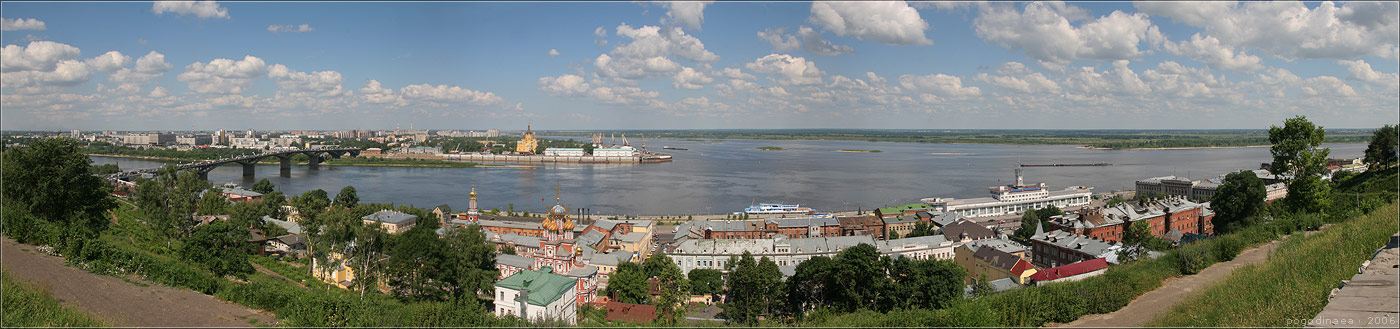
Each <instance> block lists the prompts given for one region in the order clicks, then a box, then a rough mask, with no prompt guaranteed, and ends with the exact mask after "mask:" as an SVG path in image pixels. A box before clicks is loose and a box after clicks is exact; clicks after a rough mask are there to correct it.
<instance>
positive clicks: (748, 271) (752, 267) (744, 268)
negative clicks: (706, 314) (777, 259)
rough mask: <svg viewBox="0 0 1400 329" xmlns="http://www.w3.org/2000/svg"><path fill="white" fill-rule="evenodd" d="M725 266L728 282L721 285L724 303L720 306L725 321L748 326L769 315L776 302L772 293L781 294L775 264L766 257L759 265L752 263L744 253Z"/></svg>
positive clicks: (779, 277) (749, 257)
mask: <svg viewBox="0 0 1400 329" xmlns="http://www.w3.org/2000/svg"><path fill="white" fill-rule="evenodd" d="M731 260H735V259H731ZM770 264H772V265H770ZM725 266H726V267H728V268H729V280H728V281H727V282H726V286H725V294H724V303H723V304H720V309H723V310H724V315H725V317H727V318H728V319H729V321H733V322H737V323H740V324H746V325H752V324H755V323H757V322H758V321H759V319H760V318H761V317H764V316H766V315H768V314H771V311H772V310H773V306H776V305H775V302H776V301H778V298H776V297H777V296H776V294H774V292H777V291H782V290H781V288H782V287H781V285H782V272H778V267H777V265H776V264H773V261H772V260H768V258H767V257H764V261H763V262H762V264H760V262H759V261H756V260H754V258H753V254H750V253H748V252H745V253H744V254H743V255H742V256H740V257H738V258H737V260H735V261H731V262H729V263H728V264H726V265H725ZM775 272H776V273H775Z"/></svg>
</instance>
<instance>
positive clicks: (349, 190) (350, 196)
mask: <svg viewBox="0 0 1400 329" xmlns="http://www.w3.org/2000/svg"><path fill="white" fill-rule="evenodd" d="M358 203H360V197H359V196H357V195H355V187H354V186H346V187H345V188H342V189H340V193H339V194H336V195H335V203H334V204H335V206H336V207H342V208H350V207H354V206H355V204H358Z"/></svg>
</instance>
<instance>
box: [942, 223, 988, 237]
mask: <svg viewBox="0 0 1400 329" xmlns="http://www.w3.org/2000/svg"><path fill="white" fill-rule="evenodd" d="M964 233H966V234H967V238H969V239H973V240H981V239H990V238H995V237H996V236H997V233H996V232H992V230H991V229H989V228H986V227H984V226H982V224H977V223H975V222H972V221H967V220H962V221H957V222H955V223H952V224H948V225H945V226H943V237H945V238H948V240H952V241H959V240H962V235H963V234H964Z"/></svg>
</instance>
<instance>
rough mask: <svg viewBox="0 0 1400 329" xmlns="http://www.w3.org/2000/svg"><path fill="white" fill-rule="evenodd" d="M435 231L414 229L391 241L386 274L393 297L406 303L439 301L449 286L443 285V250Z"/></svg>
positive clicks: (445, 294) (442, 243) (422, 227)
mask: <svg viewBox="0 0 1400 329" xmlns="http://www.w3.org/2000/svg"><path fill="white" fill-rule="evenodd" d="M433 230H435V228H431V227H427V226H414V227H413V228H410V229H409V230H408V231H407V232H404V233H402V234H399V235H398V236H396V237H394V239H393V241H392V243H391V244H390V246H389V263H388V267H387V271H386V274H388V278H389V286H390V287H392V289H393V291H394V293H395V295H397V296H398V297H399V298H400V299H403V300H407V301H443V300H447V297H448V296H449V293H450V292H449V287H448V285H449V284H450V283H448V282H444V281H443V280H442V278H443V277H444V274H445V273H444V272H445V271H447V270H448V269H447V268H445V265H446V264H444V263H443V260H444V259H447V255H444V251H445V250H446V247H445V246H444V242H443V241H442V239H438V237H437V233H436V232H433Z"/></svg>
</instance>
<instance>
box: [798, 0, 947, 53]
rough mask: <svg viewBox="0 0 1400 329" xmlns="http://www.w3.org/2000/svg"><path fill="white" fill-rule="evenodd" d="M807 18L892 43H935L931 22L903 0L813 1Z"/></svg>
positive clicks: (833, 28)
mask: <svg viewBox="0 0 1400 329" xmlns="http://www.w3.org/2000/svg"><path fill="white" fill-rule="evenodd" d="M807 20H808V21H810V22H812V23H813V24H816V25H817V26H820V27H822V28H824V29H826V30H827V31H831V32H833V33H836V34H837V35H842V36H852V37H855V38H857V39H861V40H870V41H875V42H880V43H884V44H890V45H932V44H933V40H929V39H928V37H925V36H924V31H925V30H928V28H929V24H928V22H926V21H924V19H923V18H922V17H920V16H919V11H918V10H916V9H914V8H912V7H909V5H908V4H906V3H904V1H868V2H866V1H857V2H826V1H820V2H814V3H812V13H811V16H810V17H808V18H807Z"/></svg>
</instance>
